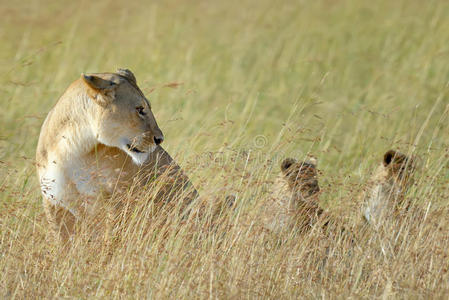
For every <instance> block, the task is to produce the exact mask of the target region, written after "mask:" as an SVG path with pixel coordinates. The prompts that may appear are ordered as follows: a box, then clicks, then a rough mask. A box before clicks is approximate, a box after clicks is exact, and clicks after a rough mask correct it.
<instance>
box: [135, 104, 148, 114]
mask: <svg viewBox="0 0 449 300" xmlns="http://www.w3.org/2000/svg"><path fill="white" fill-rule="evenodd" d="M136 110H137V112H138V113H139V115H141V116H145V115H146V114H147V113H146V112H145V111H144V108H143V106H138V107H136Z"/></svg>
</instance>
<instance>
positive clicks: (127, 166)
mask: <svg viewBox="0 0 449 300" xmlns="http://www.w3.org/2000/svg"><path fill="white" fill-rule="evenodd" d="M163 140H164V136H163V134H162V131H161V129H160V128H159V126H158V124H157V122H156V119H155V117H154V115H153V112H152V107H151V105H150V102H149V101H148V100H147V99H146V98H145V96H144V94H143V93H142V91H141V90H140V89H139V87H138V86H137V81H136V78H135V76H134V74H133V73H132V72H131V71H129V70H126V69H119V70H118V71H117V72H116V73H98V74H82V75H81V78H80V79H78V80H76V81H75V82H73V83H72V84H71V85H70V86H69V88H68V89H67V90H66V91H65V92H64V94H63V95H62V96H61V97H60V99H59V100H58V102H57V103H56V105H55V106H54V107H53V109H52V110H51V111H50V112H49V113H48V115H47V117H46V119H45V121H44V123H43V125H42V128H41V133H40V136H39V142H38V146H37V151H36V165H37V172H38V176H39V181H40V186H41V190H42V194H43V202H44V208H45V212H46V215H47V217H48V220H49V222H50V224H51V226H52V228H53V230H54V231H55V232H56V233H57V234H58V236H59V237H60V238H62V239H63V240H67V239H68V238H69V237H70V236H71V235H72V234H73V231H74V227H75V224H76V223H78V222H79V221H80V220H81V219H83V218H84V217H86V216H89V217H91V216H95V215H96V214H97V213H98V212H101V211H102V210H103V208H104V203H102V201H100V199H105V198H108V197H110V196H112V195H117V194H120V193H124V192H126V191H127V190H128V188H129V187H130V186H131V185H133V184H134V185H136V184H137V185H138V186H144V185H146V184H147V183H148V182H149V181H153V180H154V178H156V177H158V176H161V175H163V174H165V175H168V177H169V178H171V181H170V182H169V183H168V184H166V186H165V190H166V193H165V194H167V193H168V192H170V193H173V190H174V189H185V188H187V187H188V186H191V183H190V181H189V178H188V177H187V176H186V175H185V174H184V173H183V171H182V170H181V169H180V167H179V166H178V165H177V164H176V163H175V162H174V161H173V159H172V158H171V157H170V155H169V154H168V153H167V152H165V150H164V149H163V148H162V147H161V146H160V144H161V143H162V141H163ZM166 177H167V176H166ZM163 190H164V189H163ZM162 194H163V193H162ZM162 194H161V196H163V195H162ZM189 196H190V197H192V198H193V197H195V196H196V191H195V190H194V188H192V192H191V193H190V194H189Z"/></svg>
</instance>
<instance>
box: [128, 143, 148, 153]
mask: <svg viewBox="0 0 449 300" xmlns="http://www.w3.org/2000/svg"><path fill="white" fill-rule="evenodd" d="M126 146H127V147H128V149H129V150H131V151H132V152H136V153H145V152H144V151H141V150H139V149H137V148H136V147H131V145H130V144H126Z"/></svg>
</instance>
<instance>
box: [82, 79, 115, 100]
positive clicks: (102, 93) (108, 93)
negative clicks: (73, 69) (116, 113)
mask: <svg viewBox="0 0 449 300" xmlns="http://www.w3.org/2000/svg"><path fill="white" fill-rule="evenodd" d="M81 79H82V80H83V82H84V83H85V84H86V85H87V86H88V87H89V89H88V90H87V93H88V94H89V96H90V97H91V98H92V99H93V100H94V101H95V102H96V103H97V104H99V105H101V106H103V107H105V106H107V105H108V104H109V103H110V102H112V100H114V97H115V89H116V88H117V85H118V84H117V83H116V82H114V81H112V80H107V79H103V78H101V77H99V76H96V75H87V74H84V73H83V74H81Z"/></svg>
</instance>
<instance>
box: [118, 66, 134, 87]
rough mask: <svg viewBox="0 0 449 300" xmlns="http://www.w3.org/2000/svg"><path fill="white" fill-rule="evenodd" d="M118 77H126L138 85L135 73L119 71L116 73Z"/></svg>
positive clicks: (124, 70) (126, 70) (125, 70)
mask: <svg viewBox="0 0 449 300" xmlns="http://www.w3.org/2000/svg"><path fill="white" fill-rule="evenodd" d="M116 73H117V74H118V75H120V76H123V77H125V78H126V79H128V80H129V81H131V82H132V83H134V84H137V80H136V76H134V74H133V72H131V71H130V70H128V69H117V72H116Z"/></svg>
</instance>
